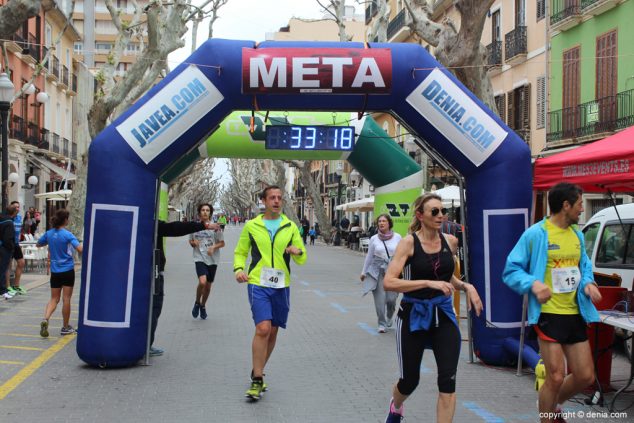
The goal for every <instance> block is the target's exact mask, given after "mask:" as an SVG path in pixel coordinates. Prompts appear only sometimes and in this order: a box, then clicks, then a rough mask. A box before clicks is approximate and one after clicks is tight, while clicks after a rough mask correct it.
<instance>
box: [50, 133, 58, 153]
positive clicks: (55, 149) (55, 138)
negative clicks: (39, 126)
mask: <svg viewBox="0 0 634 423" xmlns="http://www.w3.org/2000/svg"><path fill="white" fill-rule="evenodd" d="M51 139H52V140H53V142H52V143H51V144H52V147H53V148H52V149H51V151H52V152H53V153H59V135H57V134H55V133H53V135H52V137H51Z"/></svg>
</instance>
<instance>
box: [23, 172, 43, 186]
mask: <svg viewBox="0 0 634 423" xmlns="http://www.w3.org/2000/svg"><path fill="white" fill-rule="evenodd" d="M26 182H27V183H26V184H24V185H22V188H24V189H33V188H35V186H36V185H37V183H38V182H39V179H37V176H35V175H31V176H29V179H27V180H26Z"/></svg>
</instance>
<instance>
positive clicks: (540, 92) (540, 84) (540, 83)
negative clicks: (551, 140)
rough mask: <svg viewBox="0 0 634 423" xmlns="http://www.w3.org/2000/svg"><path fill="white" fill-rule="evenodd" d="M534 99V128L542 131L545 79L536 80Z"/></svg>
mask: <svg viewBox="0 0 634 423" xmlns="http://www.w3.org/2000/svg"><path fill="white" fill-rule="evenodd" d="M535 97H536V101H535V103H536V106H537V107H536V108H535V109H536V114H537V116H536V118H535V123H536V128H537V129H542V128H544V127H545V126H546V77H545V76H540V77H539V78H537V92H536V93H535Z"/></svg>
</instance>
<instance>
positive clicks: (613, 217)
mask: <svg viewBox="0 0 634 423" xmlns="http://www.w3.org/2000/svg"><path fill="white" fill-rule="evenodd" d="M617 211H618V216H617ZM619 217H620V220H619ZM583 235H584V238H585V242H586V252H587V253H588V256H589V257H590V260H591V261H592V270H593V271H594V272H595V280H598V279H599V277H598V275H597V274H596V273H601V274H605V275H612V274H615V273H616V274H617V275H619V276H620V277H621V286H622V287H624V288H627V290H628V291H631V290H632V281H633V280H634V203H629V204H621V205H618V206H616V209H615V208H614V206H612V207H608V208H605V209H603V210H601V211H599V212H597V213H596V214H595V215H594V216H592V217H591V218H590V220H588V223H586V225H585V226H584V227H583ZM617 334H618V335H619V336H621V337H624V338H625V344H624V347H625V351H627V355H628V356H629V357H630V359H631V360H634V353H633V346H634V339H631V338H630V340H629V342H628V341H627V339H628V338H627V337H628V336H629V335H631V334H630V333H629V332H625V331H622V330H617Z"/></svg>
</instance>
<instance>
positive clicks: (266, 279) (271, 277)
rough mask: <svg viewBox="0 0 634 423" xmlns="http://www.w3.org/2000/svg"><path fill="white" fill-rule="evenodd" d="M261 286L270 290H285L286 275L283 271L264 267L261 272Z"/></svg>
mask: <svg viewBox="0 0 634 423" xmlns="http://www.w3.org/2000/svg"><path fill="white" fill-rule="evenodd" d="M260 285H262V286H266V287H268V288H284V287H285V286H286V274H285V273H284V271H283V270H277V269H272V268H270V267H263V268H262V271H261V272H260Z"/></svg>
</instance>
